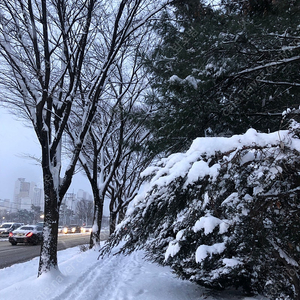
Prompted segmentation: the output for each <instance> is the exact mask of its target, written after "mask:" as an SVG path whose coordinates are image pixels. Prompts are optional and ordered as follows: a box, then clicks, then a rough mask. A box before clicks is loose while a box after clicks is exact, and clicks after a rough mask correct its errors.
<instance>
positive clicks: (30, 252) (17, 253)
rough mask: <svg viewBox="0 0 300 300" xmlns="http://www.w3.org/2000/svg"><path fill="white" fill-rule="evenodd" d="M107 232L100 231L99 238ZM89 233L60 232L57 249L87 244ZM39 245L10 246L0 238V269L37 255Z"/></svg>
mask: <svg viewBox="0 0 300 300" xmlns="http://www.w3.org/2000/svg"><path fill="white" fill-rule="evenodd" d="M107 237H108V234H105V233H102V232H101V240H104V239H107ZM89 239H90V234H88V233H75V234H60V235H59V236H58V246H57V248H58V250H64V249H67V248H70V247H75V246H78V245H84V244H88V243H89ZM40 252H41V245H35V246H33V245H24V244H17V245H16V246H12V245H11V244H10V243H9V242H8V241H7V239H5V240H0V269H3V268H6V267H9V266H11V265H13V264H16V263H21V262H24V261H27V260H30V259H32V258H34V257H36V256H39V255H40Z"/></svg>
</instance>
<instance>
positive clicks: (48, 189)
mask: <svg viewBox="0 0 300 300" xmlns="http://www.w3.org/2000/svg"><path fill="white" fill-rule="evenodd" d="M43 176H44V193H45V213H44V216H45V217H44V222H45V223H44V229H43V237H44V240H43V243H42V248H41V254H40V262H39V269H38V276H40V275H41V274H42V273H45V272H48V271H51V270H52V269H58V264H57V238H58V221H59V207H58V203H59V199H58V190H57V187H55V184H54V178H53V175H52V174H51V171H50V169H49V168H44V169H43Z"/></svg>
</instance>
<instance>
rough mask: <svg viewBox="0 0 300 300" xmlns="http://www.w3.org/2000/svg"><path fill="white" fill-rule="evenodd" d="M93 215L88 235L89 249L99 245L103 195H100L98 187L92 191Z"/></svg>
mask: <svg viewBox="0 0 300 300" xmlns="http://www.w3.org/2000/svg"><path fill="white" fill-rule="evenodd" d="M94 202H95V203H94V216H93V230H92V232H91V237H90V249H91V248H93V247H94V246H97V245H100V233H101V225H102V216H103V203H104V201H103V197H101V196H100V193H99V191H98V189H95V191H94Z"/></svg>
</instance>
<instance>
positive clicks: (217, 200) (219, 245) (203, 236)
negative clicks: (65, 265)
mask: <svg viewBox="0 0 300 300" xmlns="http://www.w3.org/2000/svg"><path fill="white" fill-rule="evenodd" d="M299 133H300V129H299V124H298V123H296V122H293V123H292V124H291V127H290V129H289V130H285V131H279V132H274V133H270V134H263V133H257V132H256V131H255V130H254V129H249V130H248V131H247V132H246V133H245V134H244V135H236V136H233V137H231V138H223V137H210V138H198V139H196V140H195V141H194V142H193V144H192V146H191V147H190V149H189V150H188V151H187V152H185V153H177V154H173V155H171V156H169V157H168V158H164V159H162V160H160V161H159V162H158V163H157V164H156V165H155V166H152V167H149V168H147V169H146V170H145V171H144V172H143V174H142V175H143V176H145V177H146V178H148V181H147V183H146V184H145V185H144V187H143V190H141V191H140V193H139V194H138V195H137V196H136V198H135V199H134V200H133V201H132V202H131V204H130V206H129V208H128V211H127V217H126V218H125V220H124V221H123V222H122V223H121V224H120V225H119V227H118V228H117V230H116V232H115V233H114V234H113V235H112V237H111V238H110V240H109V242H108V244H107V245H108V246H107V247H112V246H114V245H116V243H119V242H120V241H121V240H122V239H124V240H125V243H124V246H123V248H122V249H123V251H124V252H130V251H133V250H135V249H137V248H144V249H146V250H147V253H148V256H149V258H150V259H152V260H153V261H156V262H158V263H161V264H167V265H170V266H171V267H172V268H173V270H174V272H175V273H176V274H177V275H179V276H180V277H181V278H185V279H189V280H191V281H195V282H197V283H199V284H201V285H204V286H207V287H211V288H221V289H222V288H226V287H230V286H235V287H241V288H243V290H244V291H246V292H247V293H263V294H265V295H267V296H269V297H270V298H272V299H289V297H290V299H299V296H300V293H299V287H300V285H299V274H300V272H299V263H300V244H299V241H300V224H299V214H298V212H299V211H300V210H299V208H300V201H299V200H300V186H299V185H300V161H299V157H300V156H299V154H300V139H299V137H300V135H299Z"/></svg>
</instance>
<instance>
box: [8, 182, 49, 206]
mask: <svg viewBox="0 0 300 300" xmlns="http://www.w3.org/2000/svg"><path fill="white" fill-rule="evenodd" d="M31 205H35V206H40V207H41V210H43V209H44V201H43V190H42V189H40V188H38V187H37V185H36V184H35V183H34V182H28V181H25V178H18V180H17V181H16V182H15V189H14V198H13V203H12V207H11V210H12V212H16V211H18V210H20V209H27V210H31Z"/></svg>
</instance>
